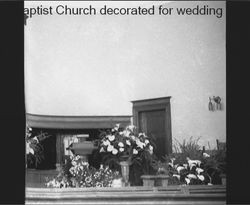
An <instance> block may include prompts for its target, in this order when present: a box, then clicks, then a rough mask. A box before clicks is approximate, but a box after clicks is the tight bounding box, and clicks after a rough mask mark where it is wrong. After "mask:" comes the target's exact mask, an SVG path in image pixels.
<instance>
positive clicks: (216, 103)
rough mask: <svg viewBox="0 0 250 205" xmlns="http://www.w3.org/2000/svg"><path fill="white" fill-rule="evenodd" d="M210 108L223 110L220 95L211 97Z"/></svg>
mask: <svg viewBox="0 0 250 205" xmlns="http://www.w3.org/2000/svg"><path fill="white" fill-rule="evenodd" d="M208 110H209V111H215V110H222V104H221V98H220V97H219V96H217V97H215V96H213V97H209V103H208Z"/></svg>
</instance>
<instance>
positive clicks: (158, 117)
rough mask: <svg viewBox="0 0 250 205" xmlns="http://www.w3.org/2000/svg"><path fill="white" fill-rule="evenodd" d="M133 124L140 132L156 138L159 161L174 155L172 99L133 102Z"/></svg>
mask: <svg viewBox="0 0 250 205" xmlns="http://www.w3.org/2000/svg"><path fill="white" fill-rule="evenodd" d="M132 103H133V123H134V125H135V126H136V127H137V128H138V131H139V132H145V133H146V134H147V135H149V136H153V137H154V138H155V144H156V148H155V150H154V153H155V154H156V156H157V157H158V158H159V159H162V157H164V156H165V155H168V154H170V153H172V131H171V109H170V97H163V98H154V99H145V100H137V101H132Z"/></svg>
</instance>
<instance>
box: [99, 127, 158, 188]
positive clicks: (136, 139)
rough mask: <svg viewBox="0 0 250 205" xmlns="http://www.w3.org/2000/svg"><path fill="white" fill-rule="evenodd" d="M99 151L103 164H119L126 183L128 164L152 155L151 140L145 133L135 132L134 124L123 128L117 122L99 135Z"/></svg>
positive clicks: (139, 161)
mask: <svg viewBox="0 0 250 205" xmlns="http://www.w3.org/2000/svg"><path fill="white" fill-rule="evenodd" d="M100 138H101V139H100V143H99V152H100V153H101V154H102V155H103V160H104V163H105V164H108V165H110V166H112V165H113V166H115V165H117V164H118V165H120V166H121V172H122V175H123V179H124V182H125V184H127V183H128V177H129V166H130V165H131V164H133V163H141V162H142V161H143V159H145V158H150V157H151V155H153V150H154V147H153V142H152V140H151V138H149V137H148V136H147V135H145V133H139V134H136V133H135V126H133V125H129V126H127V127H126V128H125V129H123V128H120V125H119V124H116V125H115V127H114V128H113V129H111V130H108V131H105V132H102V133H101V135H100Z"/></svg>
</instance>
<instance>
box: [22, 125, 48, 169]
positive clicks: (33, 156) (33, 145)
mask: <svg viewBox="0 0 250 205" xmlns="http://www.w3.org/2000/svg"><path fill="white" fill-rule="evenodd" d="M47 137H49V135H48V133H46V132H43V131H40V132H39V133H38V134H36V133H34V132H33V129H32V128H31V127H29V126H28V125H27V126H26V136H25V141H26V167H34V168H36V167H37V165H38V164H39V163H40V162H41V161H42V159H43V158H44V155H43V146H42V145H41V143H40V142H41V141H43V140H44V139H46V138H47Z"/></svg>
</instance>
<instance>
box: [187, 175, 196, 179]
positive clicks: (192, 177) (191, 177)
mask: <svg viewBox="0 0 250 205" xmlns="http://www.w3.org/2000/svg"><path fill="white" fill-rule="evenodd" d="M187 177H188V178H189V179H197V176H195V175H194V174H188V175H187Z"/></svg>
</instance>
